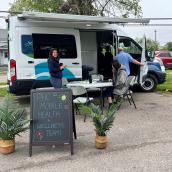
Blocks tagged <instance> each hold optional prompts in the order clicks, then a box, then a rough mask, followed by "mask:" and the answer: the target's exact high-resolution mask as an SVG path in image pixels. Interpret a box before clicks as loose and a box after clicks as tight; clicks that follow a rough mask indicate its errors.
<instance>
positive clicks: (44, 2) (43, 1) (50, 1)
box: [9, 0, 64, 13]
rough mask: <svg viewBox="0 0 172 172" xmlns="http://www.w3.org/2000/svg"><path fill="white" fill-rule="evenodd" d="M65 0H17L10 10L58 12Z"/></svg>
mask: <svg viewBox="0 0 172 172" xmlns="http://www.w3.org/2000/svg"><path fill="white" fill-rule="evenodd" d="M63 2H64V1H63V0H15V1H14V3H13V4H11V8H10V10H9V11H10V12H12V13H13V12H22V11H37V12H54V13H56V12H58V11H59V6H60V5H62V4H63Z"/></svg>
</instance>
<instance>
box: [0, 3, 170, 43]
mask: <svg viewBox="0 0 172 172" xmlns="http://www.w3.org/2000/svg"><path fill="white" fill-rule="evenodd" d="M12 2H14V0H1V6H0V11H6V10H8V9H9V7H10V5H9V3H12ZM140 5H141V7H142V12H143V17H148V18H152V17H155V18H163V17H164V18H166V17H168V18H172V0H141V2H140ZM2 15H5V14H3V13H0V16H2ZM157 22H158V21H157ZM167 22H168V23H172V20H171V21H164V23H167ZM160 23H163V22H161V21H160ZM0 28H5V22H3V21H2V19H0ZM123 29H124V31H125V32H127V33H128V34H129V35H130V36H131V37H133V38H135V37H142V36H143V35H144V34H145V35H146V36H147V37H149V38H152V39H154V38H155V32H154V31H155V30H156V31H157V41H159V42H160V43H161V44H165V43H166V42H169V41H172V26H170V27H169V26H168V27H164V26H163V27H162V26H161V27H157V26H156V27H150V26H149V27H124V28H123Z"/></svg>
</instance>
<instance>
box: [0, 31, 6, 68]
mask: <svg viewBox="0 0 172 172" xmlns="http://www.w3.org/2000/svg"><path fill="white" fill-rule="evenodd" d="M7 64H8V46H7V30H6V29H0V66H2V65H7Z"/></svg>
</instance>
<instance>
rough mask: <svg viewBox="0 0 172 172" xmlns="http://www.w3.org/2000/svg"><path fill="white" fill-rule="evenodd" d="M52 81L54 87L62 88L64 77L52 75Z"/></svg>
mask: <svg viewBox="0 0 172 172" xmlns="http://www.w3.org/2000/svg"><path fill="white" fill-rule="evenodd" d="M50 83H51V85H52V86H53V87H54V88H61V87H62V79H59V78H55V77H52V76H51V77H50Z"/></svg>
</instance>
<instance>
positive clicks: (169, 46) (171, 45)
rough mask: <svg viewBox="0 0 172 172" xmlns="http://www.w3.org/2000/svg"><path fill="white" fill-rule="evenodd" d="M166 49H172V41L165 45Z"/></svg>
mask: <svg viewBox="0 0 172 172" xmlns="http://www.w3.org/2000/svg"><path fill="white" fill-rule="evenodd" d="M164 49H166V50H168V51H172V42H167V43H166V44H165V46H164Z"/></svg>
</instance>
